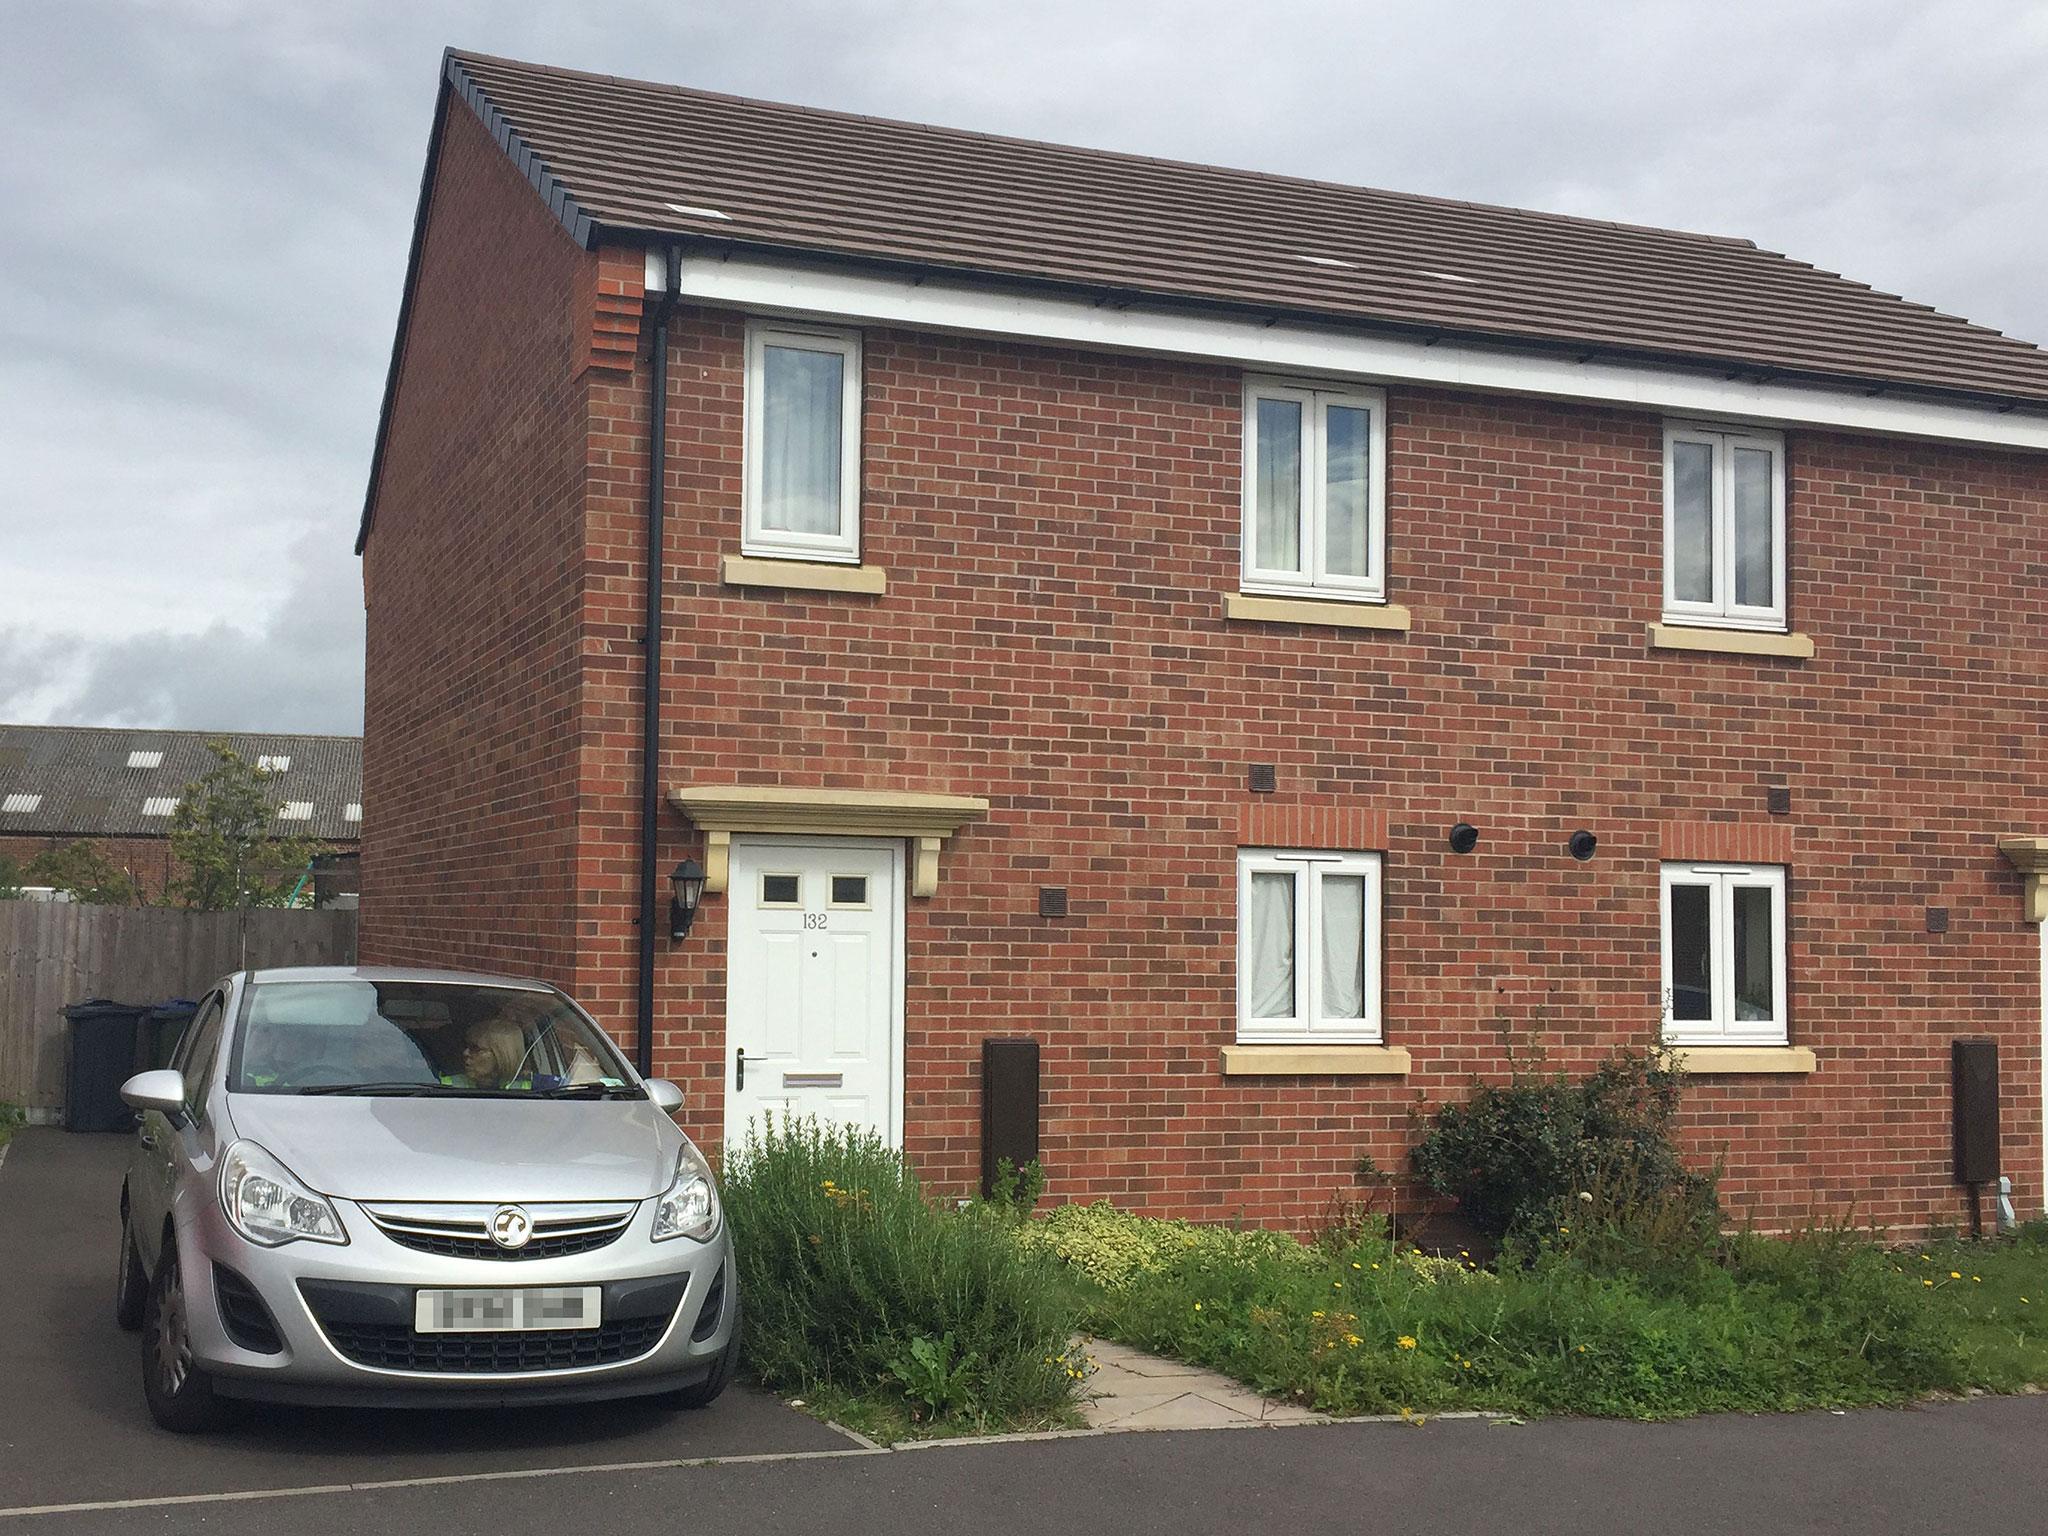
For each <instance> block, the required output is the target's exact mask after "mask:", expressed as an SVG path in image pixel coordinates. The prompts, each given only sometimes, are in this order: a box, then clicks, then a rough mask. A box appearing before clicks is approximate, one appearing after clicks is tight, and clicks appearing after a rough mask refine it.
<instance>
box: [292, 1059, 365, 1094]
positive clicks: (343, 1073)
mask: <svg viewBox="0 0 2048 1536" xmlns="http://www.w3.org/2000/svg"><path fill="white" fill-rule="evenodd" d="M279 1075H280V1076H282V1077H284V1078H285V1079H286V1080H287V1081H289V1082H290V1083H291V1085H292V1086H293V1087H294V1088H314V1087H318V1086H320V1085H322V1084H325V1083H333V1084H343V1083H355V1082H360V1081H361V1080H362V1073H360V1072H358V1071H357V1070H356V1069H355V1068H354V1067H345V1066H343V1065H341V1063H339V1062H335V1061H313V1062H308V1063H307V1064H306V1065H305V1066H303V1067H300V1068H298V1069H297V1070H296V1071H294V1072H291V1073H281V1074H279Z"/></svg>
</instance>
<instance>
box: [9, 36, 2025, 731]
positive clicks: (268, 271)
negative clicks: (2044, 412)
mask: <svg viewBox="0 0 2048 1536" xmlns="http://www.w3.org/2000/svg"><path fill="white" fill-rule="evenodd" d="M6 17H7V20H6V25H5V32H6V37H7V47H6V48H5V49H0V140H4V142H6V143H7V144H8V145H10V146H11V148H10V153H9V154H8V155H7V156H6V157H5V158H4V159H0V206H5V207H6V208H7V209H8V210H9V212H8V216H7V217H6V218H4V219H0V271H4V273H5V275H6V276H5V292H6V295H7V302H6V303H5V304H0V400H4V401H5V402H6V405H7V409H6V410H5V411H4V412H0V466H4V472H0V711H4V712H5V713H7V714H9V715H11V716H12V717H14V718H27V719H68V720H80V721H87V720H90V719H92V718H97V716H94V715H91V714H90V713H86V712H90V711H101V712H119V713H121V714H122V716H123V718H124V719H131V718H132V719H135V720H137V721H141V719H142V715H141V714H140V713H139V712H142V711H148V710H162V711H168V712H170V713H166V714H164V715H162V716H161V717H159V718H155V719H151V720H149V721H147V722H146V723H152V724H164V725H189V726H197V727H212V726H222V727H224V726H228V725H232V724H236V723H241V722H244V721H246V722H247V723H249V724H251V725H255V726H260V727H267V728H274V729H283V728H286V727H287V726H288V725H291V724H300V725H305V726H306V727H307V728H318V729H350V728H352V722H353V721H354V720H355V719H356V717H357V712H358V708H359V704H358V701H357V695H358V693H359V691H360V674H361V657H360V648H359V647H357V648H355V649H354V650H351V649H350V646H351V644H352V642H350V641H349V640H348V638H347V636H346V634H344V633H343V632H342V631H343V630H344V629H346V627H347V626H346V625H343V624H341V623H340V621H339V620H338V619H336V620H334V626H335V627H333V628H331V629H330V628H329V627H328V621H329V620H330V619H333V618H334V616H335V615H348V616H349V617H348V621H347V622H348V624H356V623H358V622H359V619H358V618H357V617H356V615H358V614H359V602H358V590H357V585H356V582H357V575H356V570H355V566H354V563H353V561H352V560H351V559H350V558H349V555H348V548H349V544H350V541H351V538H352V536H353V533H354V529H355V521H356V515H357V512H358V510H359V507H360V502H361V496H362V490H363V479H364V475H365V473H366V471H367V468H368V463H369V451H370V441H371V435H372V431H373V429H374V424H375V418H376V410H377V404H378V399H379V396H380V393H381V390H382V385H383V378H384V366H385V361H386V357H387V354H388V349H389V346H390V342H391V333H392V325H393V321H394V318H395V316H396V313H397V307H398V299H399V286H400V283H401V281H402V277H403V272H404V262H405V253H406V244H407V238H408V235H409V232H410V223H411V218H412V208H413V200H414V196H415V193H416V191H417V188H418V180H419V172H420V165H421V159H422V157H423V155H424V152H425V148H426V139H427V129H428V117H429V113H430V109H431V107H432V102H433V87H434V80H435V68H436V63H437V59H438V55H439V52H440V49H441V47H442V46H443V45H444V44H447V43H455V44H459V45H461V46H464V47H471V48H481V49H486V50H490V51H495V52H500V53H508V54H514V55H518V56H522V57H526V58H534V59H540V60H544V61H547V62H551V63H557V64H562V65H567V66H571V67H575V68H582V69H595V70H601V71H605V72H608V73H618V74H628V75H637V76H642V77H646V78H652V79H658V80H672V81H678V82H683V83H687V84H694V85H702V86H707V87H710V88H713V89H719V90H728V91H736V92H740V93H743V94H752V95H761V96H769V97H774V98H777V99H780V100H791V101H802V102H810V103H814V104H817V105H823V106H833V107H840V108H844V109H847V110H851V111H858V112H871V113H877V114H884V115H889V116H896V117H908V118H913V119H922V120H925V121H933V122H942V123H948V124H953V125H957V126H962V127H968V128H978V129H984V130H987V131H990V132H998V133H1012V134H1021V135H1025V136H1029V137H1037V138H1046V139H1058V140H1065V141H1069V142H1077V143H1084V144H1092V145H1097V146H1101V147H1104V148H1112V149H1124V150H1131V151H1136V152H1139V153H1144V154H1155V155H1163V156H1171V157H1177V158H1183V159H1192V160H1205V161H1214V162H1220V163H1223V164H1230V165H1239V166H1246V167H1250V168H1254V169H1260V170H1271V171H1283V172H1291V173H1294V174H1297V175H1303V176H1313V177H1324V178H1329V179H1332V180H1339V181H1348V182H1363V183H1368V184H1371V185H1375V186H1383V187H1392V188H1398V189H1403V190H1409V191H1421V192H1431V193H1436V194H1439V195H1442V196H1447V197H1464V198H1473V199H1479V200H1485V201H1493V202H1508V203H1516V204H1522V205H1526V206H1533V207H1543V208H1552V209H1556V210H1559V211H1563V212H1572V213H1581V214H1587V215H1592V216H1596V217H1602V218H1613V219H1621V220H1627V221H1631V222H1637V223H1651V224H1670V225H1677V226H1680V227H1684V228H1691V229H1705V230H1712V231H1717V232H1721V233H1732V234H1740V235H1746V236H1749V237H1751V238H1753V239H1755V240H1757V241H1758V242H1759V243H1760V244H1764V245H1767V246H1770V247H1772V248H1773V249H1777V250H1782V251H1786V252H1789V253H1791V254H1793V255H1795V256H1798V257H1800V258H1802V259H1805V260H1809V261H1812V262H1815V263H1816V264H1818V265H1822V266H1826V267H1829V268H1832V269H1834V270H1837V271H1842V272H1846V273H1848V274H1849V275H1851V276H1853V277H1856V278H1859V279H1861V280H1864V281H1868V282H1870V283H1873V284H1874V285H1876V286H1878V287H1880V288H1884V289H1887V290H1890V291H1892V292H1898V293H1904V294H1907V295H1908V296H1910V297H1912V298H1914V299H1917V300H1920V301H1923V302H1926V303H1930V304H1933V305H1935V306H1937V307H1939V308H1942V309H1945V310H1949V311H1951V312H1954V313H1959V314H1963V315H1967V316H1969V317H1970V318H1972V319H1976V320H1980V321H1983V322H1985V323H1988V324H1991V325H1996V326H1999V327H2001V328H2004V329H2006V330H2008V331H2011V332H2013V333H2015V334H2018V335H2022V336H2028V337H2031V338H2035V339H2048V289H2044V288H2043V286H2042V285H2041V284H2040V282H2039V280H2038V275H2037V270H2036V269H2037V266H2038V261H2037V258H2036V257H2035V255H2034V253H2035V252H2036V251H2037V250H2038V249H2039V248H2041V246H2042V245H2043V244H2044V243H2048V205H2044V203H2043V200H2042V199H2041V198H2040V196H2039V193H2038V187H2039V183H2040V178H2041V173H2042V169H2043V167H2044V165H2048V9H2044V8H2041V7H2019V6H2002V5H1968V4H1942V3H1931V4H1930V3H1907V0H1815V3H1808V4H1804V5H1799V6H1788V5H1784V4H1782V3H1770V4H1766V3H1761V0H1727V3H1718V4H1709V3H1696V0H1687V3H1674V4H1660V5H1656V6H1634V7H1616V6H1613V5H1612V4H1603V3H1595V0H1553V3H1551V4H1548V5H1543V6H1532V5H1528V4H1527V3H1525V0H1514V3H1509V0H1475V3H1466V4H1460V5H1457V6H1414V5H1408V6H1402V5H1395V4H1391V3H1386V0H1382V3H1375V4H1367V3H1359V0H1318V3H1310V0H1270V3H1268V4H1265V5H1261V6H1259V7H1256V8H1248V7H1246V6H1244V5H1243V4H1242V0H1228V3H1225V0H1124V3H1120V4H1113V5H1112V4H1104V3H1102V0H1023V3H1014V4H1010V5H1006V6H995V5H988V4H979V3H971V0H754V3H752V4H749V5H746V6H737V5H714V4H710V3H708V0H704V3H695V4H689V3H686V4H680V5H679V4H676V3H674V0H610V3H605V0H593V3H591V4H587V5H583V6H577V7H559V6H558V7H546V8H541V7H532V8H509V7H503V6H498V5H494V4H490V3H488V0H417V3H408V4H406V5H403V6H397V5H393V4H390V3H388V0H326V3H323V4H321V5H318V6H313V5H291V4H287V5H278V4H275V3H274V0H8V3H7V5H6ZM308 551H310V552H311V553H307V552H308ZM309 620H310V624H311V627H310V628H308V624H309ZM323 701H324V702H323ZM272 710H276V711H286V710H289V711H292V714H291V716H290V718H289V719H285V718H277V717H273V716H271V715H269V714H267V713H265V712H266V711H272ZM309 712H317V713H318V715H319V719H318V720H314V719H313V718H312V713H309Z"/></svg>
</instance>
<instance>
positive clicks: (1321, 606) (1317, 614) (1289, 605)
mask: <svg viewBox="0 0 2048 1536" xmlns="http://www.w3.org/2000/svg"><path fill="white" fill-rule="evenodd" d="M1223 617H1224V618H1226V619H1238V620H1247V619H1249V620H1254V621H1259V622H1263V623H1267V624H1331V625H1334V626H1336V627H1337V628H1339V629H1391V630H1405V629H1407V628H1408V627H1409V626H1410V623H1411V622H1412V621H1411V619H1410V617H1409V614H1408V610H1407V609H1406V608H1403V607H1402V606H1401V605H1400V604H1399V603H1347V602H1345V601H1343V600H1342V599H1341V598H1327V597H1325V598H1298V597H1260V596H1257V595H1256V594H1254V593H1250V592H1226V593H1224V594H1223Z"/></svg>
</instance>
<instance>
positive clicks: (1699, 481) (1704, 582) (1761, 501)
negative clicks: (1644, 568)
mask: <svg viewBox="0 0 2048 1536" xmlns="http://www.w3.org/2000/svg"><path fill="white" fill-rule="evenodd" d="M1664 617H1665V619H1666V620H1667V621H1668V622H1670V623H1673V624H1704V625H1711V626H1717V627H1720V628H1725V629H1777V630H1782V629H1783V628H1785V440H1784V439H1783V438H1782V437H1780V436H1778V434H1776V433H1774V432H1751V431H1741V430H1725V431H1724V430H1721V429H1718V428H1709V427H1691V426H1679V425H1677V424H1673V425H1671V426H1667V427H1666V428H1665V429H1664Z"/></svg>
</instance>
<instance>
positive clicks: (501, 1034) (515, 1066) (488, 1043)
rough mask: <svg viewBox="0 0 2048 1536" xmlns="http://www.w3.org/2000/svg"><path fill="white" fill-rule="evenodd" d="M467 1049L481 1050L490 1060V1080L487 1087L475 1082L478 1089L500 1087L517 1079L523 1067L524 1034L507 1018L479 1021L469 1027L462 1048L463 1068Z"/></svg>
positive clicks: (465, 1063)
mask: <svg viewBox="0 0 2048 1536" xmlns="http://www.w3.org/2000/svg"><path fill="white" fill-rule="evenodd" d="M469 1046H478V1047H481V1048H482V1050H483V1052H484V1054H485V1055H487V1056H489V1057H490V1060H491V1073H492V1079H493V1080H492V1082H490V1083H489V1084H488V1085H486V1084H484V1083H478V1084H477V1085H476V1086H477V1087H479V1088H482V1087H485V1086H489V1087H492V1088H502V1087H503V1086H504V1085H505V1084H507V1083H509V1082H511V1081H512V1080H513V1079H514V1078H515V1077H517V1076H518V1075H519V1069H520V1068H521V1067H523V1066H524V1065H525V1064H526V1031H525V1030H523V1029H521V1028H520V1027H519V1026H518V1025H517V1024H514V1023H513V1022H512V1021H511V1020H510V1019H479V1020H478V1021H477V1022H476V1023H474V1024H472V1025H470V1026H469V1039H468V1042H467V1044H466V1045H465V1047H464V1051H465V1059H464V1061H463V1065H464V1066H465V1067H467V1066H468V1065H469V1062H468V1060H467V1059H466V1053H467V1050H468V1047H469ZM471 1076H472V1077H474V1074H471Z"/></svg>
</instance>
